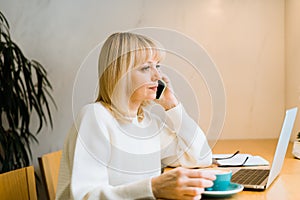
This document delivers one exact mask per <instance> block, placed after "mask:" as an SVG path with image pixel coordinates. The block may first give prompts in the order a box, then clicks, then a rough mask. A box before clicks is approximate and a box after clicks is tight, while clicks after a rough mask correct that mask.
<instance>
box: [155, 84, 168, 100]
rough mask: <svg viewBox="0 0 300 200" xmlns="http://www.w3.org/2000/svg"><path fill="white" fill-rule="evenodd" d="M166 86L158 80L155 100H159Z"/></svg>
mask: <svg viewBox="0 0 300 200" xmlns="http://www.w3.org/2000/svg"><path fill="white" fill-rule="evenodd" d="M166 86H167V84H166V83H165V82H164V81H163V80H158V86H157V91H156V99H160V97H161V96H162V93H163V92H164V91H165V89H166Z"/></svg>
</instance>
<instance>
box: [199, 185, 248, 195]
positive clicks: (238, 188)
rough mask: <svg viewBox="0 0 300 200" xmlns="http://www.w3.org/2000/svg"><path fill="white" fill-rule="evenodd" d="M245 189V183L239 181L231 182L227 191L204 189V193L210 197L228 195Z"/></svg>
mask: <svg viewBox="0 0 300 200" xmlns="http://www.w3.org/2000/svg"><path fill="white" fill-rule="evenodd" d="M243 189H244V186H243V185H240V184H237V183H230V184H229V186H228V188H227V190H225V191H204V192H203V195H205V196H210V197H226V196H230V195H233V194H236V193H238V192H240V191H242V190H243Z"/></svg>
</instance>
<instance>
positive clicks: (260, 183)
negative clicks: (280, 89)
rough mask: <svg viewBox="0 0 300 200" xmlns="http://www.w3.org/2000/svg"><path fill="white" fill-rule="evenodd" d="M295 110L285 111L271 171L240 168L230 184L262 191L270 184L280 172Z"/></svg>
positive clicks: (295, 113)
mask: <svg viewBox="0 0 300 200" xmlns="http://www.w3.org/2000/svg"><path fill="white" fill-rule="evenodd" d="M297 110H298V108H296V107H295V108H292V109H289V110H287V111H286V114H285V118H284V122H283V125H282V129H281V133H280V136H279V139H278V143H277V147H276V151H275V154H274V158H273V162H272V166H271V169H249V168H248V169H242V168H241V169H239V170H237V171H236V172H234V173H233V175H232V179H231V181H232V182H234V183H238V184H241V185H243V186H244V188H245V189H254V190H256V189H257V190H264V189H266V188H268V187H269V186H270V185H271V184H272V182H273V181H274V180H275V178H276V177H277V176H278V175H279V173H280V171H281V168H282V165H283V162H284V157H285V154H286V150H287V147H288V143H289V140H290V136H291V132H292V129H293V126H294V122H295V118H296V115H297Z"/></svg>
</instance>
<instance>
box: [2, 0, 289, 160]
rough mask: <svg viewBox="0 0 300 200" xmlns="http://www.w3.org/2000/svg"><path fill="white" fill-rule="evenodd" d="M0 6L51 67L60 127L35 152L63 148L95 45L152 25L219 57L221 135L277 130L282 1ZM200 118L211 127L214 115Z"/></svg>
mask: <svg viewBox="0 0 300 200" xmlns="http://www.w3.org/2000/svg"><path fill="white" fill-rule="evenodd" d="M0 5H1V11H2V12H3V13H4V14H5V16H6V17H7V18H8V20H9V22H10V25H11V34H12V36H13V38H14V40H15V41H16V42H17V43H18V44H19V45H20V47H21V48H22V49H23V51H24V52H25V54H26V55H27V56H28V57H30V58H34V59H37V60H38V61H40V62H41V63H42V64H43V65H44V66H45V67H46V69H47V70H48V73H49V78H50V80H51V82H52V84H53V86H54V90H53V96H54V98H55V100H56V103H57V105H58V110H57V111H55V110H54V109H53V110H52V112H53V117H54V128H53V130H51V129H50V128H45V129H44V130H43V131H42V133H40V135H39V137H38V138H39V144H38V145H33V147H34V156H39V155H41V154H43V153H45V152H49V151H53V150H56V149H60V148H62V145H63V141H64V137H65V135H66V134H67V132H68V129H69V127H70V125H71V123H72V115H73V113H72V89H73V83H74V80H75V76H76V73H77V71H78V69H79V66H80V65H81V63H82V62H83V60H84V58H85V57H86V56H87V55H88V53H89V52H90V51H91V49H92V48H94V47H95V46H96V45H97V44H98V43H99V42H101V41H103V40H104V39H105V38H106V37H107V36H108V35H109V34H110V33H112V32H115V31H123V30H128V29H132V28H138V27H147V26H156V27H162V28H169V29H174V30H176V31H179V32H181V33H183V34H185V35H187V36H189V37H191V38H193V39H194V40H196V41H197V42H198V43H200V44H202V45H203V47H204V48H205V49H206V50H207V52H208V53H209V55H210V56H211V58H212V59H213V60H214V62H215V63H216V65H217V66H218V69H219V72H220V74H221V76H222V78H223V81H224V86H225V90H226V97H227V102H226V111H227V112H226V120H225V126H224V129H223V131H222V138H275V137H277V136H278V134H279V131H280V127H281V122H282V119H283V115H284V109H285V100H284V94H285V89H284V81H285V76H284V73H285V72H284V1H283V0H275V1H274V0H264V1H261V0H241V1H237V0H231V1H221V0H213V1H211V0H205V1H196V0H194V1H179V0H177V1H174V0H166V1H141V0H136V1H133V0H131V1H121V0H119V1H109V2H108V1H96V0H94V1H80V0H72V1H71V0H70V1H34V0H30V1H26V3H25V2H23V1H16V0H10V1H4V0H1V1H0ZM174 42H176V41H174ZM86 78H87V79H89V77H86ZM173 82H176V80H173ZM91 87H94V86H91ZM82 98H83V99H92V98H91V97H84V95H82ZM203 115H204V114H203ZM207 115H208V116H209V113H208V114H207ZM202 119H203V121H204V122H205V123H203V122H200V123H202V126H203V127H204V129H207V127H208V123H209V118H207V117H205V116H204V117H203V118H202Z"/></svg>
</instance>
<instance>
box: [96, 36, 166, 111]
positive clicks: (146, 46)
mask: <svg viewBox="0 0 300 200" xmlns="http://www.w3.org/2000/svg"><path fill="white" fill-rule="evenodd" d="M163 57H164V52H163V51H162V48H161V45H160V44H159V43H157V42H156V41H154V40H152V39H150V38H148V37H146V36H143V35H139V34H134V33H129V32H120V33H114V34H112V35H111V36H109V37H108V38H107V40H106V41H105V43H104V44H103V46H102V49H101V52H100V55H99V63H98V72H99V92H98V97H97V99H96V102H101V103H103V105H105V106H106V107H108V108H110V109H112V108H117V109H118V110H119V111H120V108H121V107H120V106H118V105H117V104H118V103H117V102H115V101H120V98H125V99H126V92H128V85H129V82H130V80H128V79H126V78H125V80H123V81H122V80H121V79H123V78H124V77H126V74H127V73H128V72H129V71H131V70H132V69H134V68H135V67H137V66H139V65H141V64H143V63H145V62H147V61H148V60H149V59H153V60H155V61H161V60H162V59H163ZM124 81H125V82H124ZM118 85H119V87H121V88H119V89H117V87H118ZM121 93H122V94H121ZM114 95H117V96H116V97H115V98H114V97H113V96H114ZM142 106H143V105H142ZM139 112H142V109H141V108H140V109H139Z"/></svg>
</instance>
